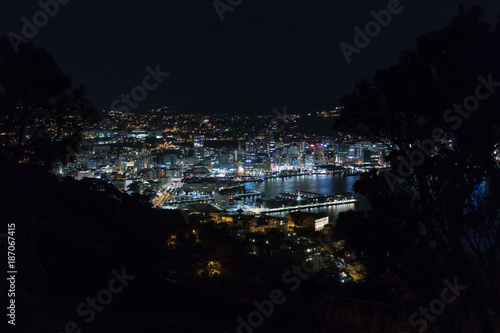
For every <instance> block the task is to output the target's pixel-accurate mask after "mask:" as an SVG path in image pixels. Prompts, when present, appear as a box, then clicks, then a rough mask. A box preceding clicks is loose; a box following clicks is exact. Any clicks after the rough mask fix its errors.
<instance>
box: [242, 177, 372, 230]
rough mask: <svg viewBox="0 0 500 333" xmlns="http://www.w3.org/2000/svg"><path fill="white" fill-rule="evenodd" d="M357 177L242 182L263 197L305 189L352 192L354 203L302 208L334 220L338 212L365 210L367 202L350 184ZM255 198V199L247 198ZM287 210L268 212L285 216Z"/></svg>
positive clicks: (318, 191) (322, 191)
mask: <svg viewBox="0 0 500 333" xmlns="http://www.w3.org/2000/svg"><path fill="white" fill-rule="evenodd" d="M358 179H359V176H346V175H343V174H334V175H307V176H297V177H289V178H270V179H266V180H264V181H262V182H248V183H244V185H245V187H246V188H247V189H253V190H257V191H261V192H262V193H263V196H262V197H263V198H268V199H271V198H274V197H275V196H277V195H278V194H280V193H283V192H296V191H306V192H313V193H318V194H327V195H328V194H335V193H347V192H352V194H353V197H354V198H355V199H357V200H358V202H356V203H350V204H343V205H334V206H327V207H317V208H309V209H304V210H303V211H305V212H312V213H320V212H325V213H326V214H327V215H328V216H329V217H330V221H335V220H336V219H337V217H338V214H339V213H340V212H344V211H347V210H356V211H366V210H367V209H368V208H369V204H368V202H367V200H366V198H365V197H364V196H362V195H359V194H356V193H354V191H353V190H352V186H353V185H354V183H355V182H356V181H357V180H358ZM249 200H255V199H249ZM286 214H287V212H276V213H269V215H274V216H285V215H286Z"/></svg>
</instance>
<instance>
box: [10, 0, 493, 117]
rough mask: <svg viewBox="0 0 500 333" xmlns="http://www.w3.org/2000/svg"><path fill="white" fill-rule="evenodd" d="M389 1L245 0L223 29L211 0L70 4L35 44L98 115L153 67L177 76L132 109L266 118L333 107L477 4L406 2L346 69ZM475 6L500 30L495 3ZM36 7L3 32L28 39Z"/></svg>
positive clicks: (17, 5)
mask: <svg viewBox="0 0 500 333" xmlns="http://www.w3.org/2000/svg"><path fill="white" fill-rule="evenodd" d="M42 1H46V0H42ZM61 1H62V0H61ZM221 1H222V2H224V3H227V2H230V1H232V2H233V3H237V2H238V1H236V0H221ZM387 3H388V1H387V0H384V1H378V0H376V1H373V0H371V1H367V0H364V1H363V0H243V1H241V4H240V5H238V6H236V7H235V8H234V10H233V11H232V12H226V13H224V17H225V19H224V21H223V22H221V21H220V19H219V16H218V14H217V12H216V10H215V9H214V6H213V0H155V1H149V0H143V1H137V0H105V1H103V0H100V1H96V0H71V1H69V3H68V4H66V5H61V6H60V10H59V13H57V14H56V15H55V16H54V17H53V18H50V19H49V20H48V23H47V24H46V25H45V26H43V27H40V28H39V31H38V33H37V34H36V36H35V37H34V38H33V39H34V40H35V42H36V43H37V45H40V46H43V47H45V48H46V49H47V50H48V51H49V52H50V53H52V54H53V56H54V57H55V59H56V61H57V62H58V63H59V65H60V66H61V68H62V69H63V71H64V72H66V73H67V74H69V75H70V76H71V77H72V79H73V83H74V84H80V83H82V84H85V85H86V86H87V87H88V97H89V99H90V100H91V101H92V102H93V103H94V104H95V105H96V107H98V108H99V109H109V107H110V105H111V103H112V102H113V101H114V100H115V99H116V98H119V97H120V95H121V94H122V93H130V92H131V90H132V88H133V87H135V86H137V85H141V84H142V80H143V78H144V76H145V75H146V74H147V72H146V70H145V67H146V66H151V67H153V68H155V67H156V64H160V68H161V70H162V71H165V72H170V76H168V77H167V78H165V79H164V81H163V82H162V83H161V84H160V85H159V86H158V87H157V88H156V89H154V90H152V91H149V92H148V95H147V97H146V99H145V100H144V101H142V102H140V103H138V106H137V107H136V109H135V110H136V111H142V110H144V109H148V108H152V107H159V106H167V105H173V106H178V107H179V108H180V109H181V110H183V111H186V112H187V111H198V112H216V111H219V112H245V113H246V112H258V113H262V114H270V113H272V112H271V110H272V108H273V107H278V108H280V107H281V106H282V105H285V104H286V105H287V106H288V110H289V112H291V113H296V112H303V111H305V110H307V109H311V110H310V111H315V109H317V108H320V107H321V106H323V105H324V106H325V107H326V106H333V105H335V104H337V102H338V99H339V97H341V96H342V95H344V94H346V93H348V92H350V91H351V90H352V89H353V86H354V83H355V82H356V81H358V80H359V79H361V78H369V77H372V76H373V74H374V71H375V70H376V69H378V68H384V67H387V66H389V65H391V64H394V63H395V62H396V60H397V56H398V52H399V50H401V49H404V48H408V47H411V46H412V45H413V42H414V40H415V38H416V37H418V36H419V35H421V34H423V33H426V32H430V31H434V30H437V29H439V28H441V27H443V26H444V25H445V24H447V23H448V21H449V19H450V18H451V17H453V16H454V15H455V14H456V11H457V6H458V5H459V4H464V5H465V6H473V5H477V4H478V1H458V0H456V1H455V0H439V1H437V0H413V1H410V0H402V1H401V6H402V7H403V10H402V12H401V13H400V14H397V15H393V17H392V21H391V22H390V24H389V25H388V26H387V27H386V28H382V30H381V32H380V34H379V35H378V36H375V37H374V38H372V41H371V43H370V45H368V46H367V47H366V48H364V49H363V50H362V51H361V54H359V55H356V54H355V55H353V57H352V62H351V63H350V64H347V62H346V59H345V58H344V56H343V54H342V52H341V50H340V48H339V43H341V42H347V43H350V44H353V38H354V34H355V32H354V30H353V28H354V27H355V26H359V27H361V28H363V29H364V26H365V24H366V23H367V22H369V21H371V20H373V18H372V17H371V15H370V11H371V10H376V11H379V10H381V9H386V8H387ZM479 4H480V5H481V6H482V7H483V8H484V9H485V13H486V18H485V19H486V20H487V21H489V22H491V23H494V22H495V18H496V17H497V16H498V14H499V13H500V1H498V0H481V1H479ZM40 9H41V8H40V6H39V5H38V3H37V1H34V0H29V1H28V0H3V1H2V2H1V3H0V17H1V23H0V29H1V34H3V35H5V34H7V33H9V32H14V33H16V34H18V35H21V34H22V32H21V28H22V26H23V22H22V21H21V18H22V17H23V16H26V17H27V18H28V19H29V20H30V21H32V18H33V15H34V14H35V13H36V12H38V11H39V10H40ZM120 105H121V104H120ZM308 111H309V110H308Z"/></svg>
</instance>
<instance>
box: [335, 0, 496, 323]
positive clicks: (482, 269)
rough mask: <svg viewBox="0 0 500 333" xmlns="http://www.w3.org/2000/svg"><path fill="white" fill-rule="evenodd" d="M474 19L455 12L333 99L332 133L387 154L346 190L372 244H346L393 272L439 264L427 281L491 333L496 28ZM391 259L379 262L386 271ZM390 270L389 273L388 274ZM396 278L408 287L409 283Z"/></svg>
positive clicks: (478, 14) (477, 13)
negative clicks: (444, 286)
mask: <svg viewBox="0 0 500 333" xmlns="http://www.w3.org/2000/svg"><path fill="white" fill-rule="evenodd" d="M482 17H483V12H482V10H481V9H480V8H479V7H473V8H470V9H469V10H467V11H466V10H465V9H464V8H463V7H460V8H459V11H458V16H456V17H455V18H453V19H452V20H451V21H450V23H449V24H448V25H447V26H446V27H444V28H443V29H441V30H439V31H437V32H433V33H428V34H425V35H423V36H421V37H419V38H418V39H417V41H416V47H415V48H413V49H411V50H405V51H402V52H401V54H400V58H399V63H398V64H396V65H394V66H392V67H390V68H387V69H384V70H379V71H377V73H376V75H375V77H374V78H373V80H371V81H370V80H362V81H360V82H359V83H357V85H356V91H355V92H353V93H351V94H348V95H346V96H345V97H343V98H342V99H341V103H342V104H343V106H344V107H345V109H344V111H343V114H342V115H341V117H340V119H339V120H338V121H337V122H336V123H335V125H334V128H336V129H339V130H345V131H354V132H356V133H358V134H360V135H362V136H364V137H366V138H368V139H371V140H372V141H376V142H382V143H385V144H387V145H388V146H392V149H393V151H392V153H391V154H390V155H389V156H387V159H388V161H389V162H390V165H391V171H390V172H387V173H384V174H379V175H376V174H370V175H367V176H366V177H363V178H362V180H360V181H359V182H358V183H357V184H356V186H355V190H356V191H357V192H359V193H362V194H364V195H366V196H367V197H368V198H369V199H370V202H371V204H372V206H373V208H374V210H373V211H372V212H371V213H370V216H369V221H363V220H362V218H361V217H359V216H358V217H356V216H353V217H352V218H350V219H349V221H354V220H357V222H356V223H357V225H359V226H365V227H366V229H365V230H368V232H369V233H370V234H371V238H372V241H370V237H369V235H366V237H365V239H363V238H361V239H360V237H359V235H358V236H356V237H354V238H353V242H354V243H356V245H358V246H359V247H360V248H362V249H363V250H365V251H367V252H369V254H367V255H369V256H374V257H375V258H382V257H383V256H385V257H386V258H387V256H392V258H395V259H394V262H393V263H394V264H398V263H403V264H404V263H406V265H407V266H409V265H415V264H418V266H416V267H419V269H420V268H423V267H424V266H425V263H423V262H422V261H421V260H420V259H419V260H416V261H413V260H414V257H415V256H421V257H422V255H428V254H434V257H429V260H428V261H429V265H428V267H427V268H428V269H429V268H430V267H432V269H436V267H434V266H433V265H434V264H435V263H436V261H439V260H436V258H438V257H439V258H441V259H442V260H441V263H442V265H441V267H442V268H444V269H442V270H441V273H440V272H437V271H434V272H435V273H437V274H435V280H436V281H438V280H439V279H440V280H441V281H442V280H443V277H448V278H452V277H450V274H455V275H457V276H458V277H459V281H460V280H461V281H462V284H465V285H467V286H468V288H467V290H466V291H465V294H464V295H465V298H466V300H467V302H468V304H470V306H471V307H472V308H473V310H474V312H475V314H476V316H477V318H478V320H479V321H480V322H481V325H482V330H483V332H494V328H493V325H492V323H491V320H490V316H489V313H488V312H489V311H497V312H498V310H499V304H500V303H499V298H498V290H497V287H498V278H499V270H498V267H499V266H498V264H499V258H498V253H499V250H500V237H499V232H500V221H499V219H498V216H499V215H498V213H499V207H500V205H499V203H500V202H499V199H500V196H499V194H500V193H499V190H500V182H499V179H500V172H499V171H500V170H499V168H498V166H499V165H498V159H497V158H496V155H495V153H494V152H495V149H496V148H497V145H498V144H499V142H500V126H499V125H500V122H499V120H500V119H499V114H498V112H499V111H500V63H499V62H498V59H499V58H500V27H499V25H497V27H496V28H495V29H492V27H491V25H490V24H488V23H486V22H484V21H483V20H482ZM346 218H347V216H344V219H346ZM347 222H348V221H345V223H344V227H345V225H346V224H347ZM370 223H373V224H374V225H370ZM344 232H347V233H348V234H350V235H354V234H355V233H361V232H363V231H362V230H360V229H358V230H348V229H345V228H344ZM412 235H413V236H414V237H413V239H412V237H411V236H412ZM398 237H401V239H400V241H398V239H397V238H398ZM373 240H376V241H378V242H380V249H384V252H387V253H382V251H380V249H377V246H376V242H373ZM402 241H403V242H402ZM392 258H391V259H390V260H384V261H383V262H382V264H385V265H387V266H388V267H391V265H390V263H389V261H391V260H392ZM372 259H373V258H372ZM396 266H397V265H396ZM397 267H399V266H397ZM397 267H392V268H390V273H391V274H393V275H396V274H398V272H397V271H398V268H397ZM440 274H443V275H440ZM399 277H400V278H403V279H404V281H405V282H406V283H410V284H413V287H414V288H416V287H417V285H418V284H419V282H418V279H414V280H413V281H412V278H411V277H410V276H408V275H407V276H404V274H400V275H399ZM421 288H422V286H421Z"/></svg>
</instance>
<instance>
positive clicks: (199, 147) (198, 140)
mask: <svg viewBox="0 0 500 333" xmlns="http://www.w3.org/2000/svg"><path fill="white" fill-rule="evenodd" d="M204 140H205V137H204V136H203V135H195V136H194V139H193V147H194V157H195V158H196V159H197V160H198V161H202V160H203V157H204V153H203V141H204Z"/></svg>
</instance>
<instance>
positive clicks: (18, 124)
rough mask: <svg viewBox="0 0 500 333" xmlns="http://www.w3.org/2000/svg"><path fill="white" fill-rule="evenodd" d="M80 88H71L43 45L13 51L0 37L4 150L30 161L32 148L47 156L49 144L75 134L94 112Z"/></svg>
mask: <svg viewBox="0 0 500 333" xmlns="http://www.w3.org/2000/svg"><path fill="white" fill-rule="evenodd" d="M85 90H86V88H85V87H84V86H80V87H76V88H72V86H71V79H70V77H69V76H67V75H66V74H64V73H63V72H62V70H61V69H60V68H59V66H58V65H57V64H56V62H55V60H54V59H53V57H52V56H51V55H50V54H49V53H48V52H47V51H46V50H45V49H43V48H41V47H37V46H35V45H34V44H33V42H31V41H30V42H28V43H27V44H25V45H22V46H21V47H20V49H19V52H18V53H16V52H15V51H14V49H13V48H12V46H11V44H10V42H9V40H8V38H6V37H4V38H2V39H0V117H1V122H0V123H1V128H0V129H1V130H2V132H3V133H7V135H3V137H2V143H3V144H4V145H5V148H3V150H4V153H9V154H10V155H14V157H15V158H16V159H18V160H25V161H26V160H31V161H33V159H34V158H33V154H35V153H37V152H38V153H40V152H42V153H45V154H46V155H45V156H43V157H45V158H50V157H49V155H50V154H49V151H50V149H48V147H52V146H53V145H51V143H52V142H58V141H59V142H60V141H61V140H65V139H68V138H71V139H75V138H76V137H78V132H79V130H80V129H81V125H83V123H84V122H85V121H86V120H89V119H92V120H95V119H96V115H97V114H96V112H95V110H94V109H93V108H92V106H91V104H90V102H89V101H88V100H86V99H85V98H84V95H85ZM59 146H61V145H59ZM62 148H63V149H64V146H63V147H62ZM43 157H42V156H36V157H35V158H38V159H39V158H43ZM34 162H38V161H37V160H35V161H34ZM45 162H46V163H48V162H50V161H45Z"/></svg>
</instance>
